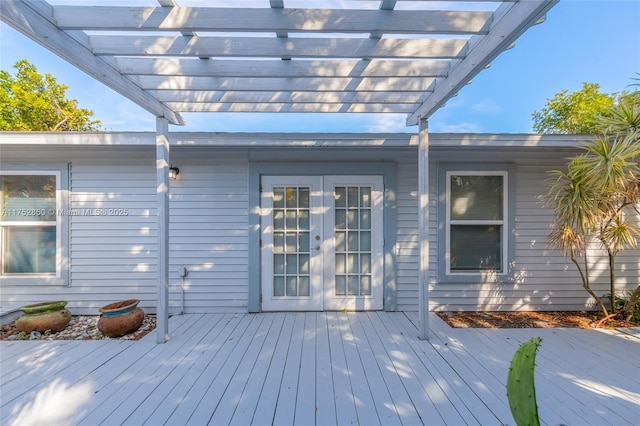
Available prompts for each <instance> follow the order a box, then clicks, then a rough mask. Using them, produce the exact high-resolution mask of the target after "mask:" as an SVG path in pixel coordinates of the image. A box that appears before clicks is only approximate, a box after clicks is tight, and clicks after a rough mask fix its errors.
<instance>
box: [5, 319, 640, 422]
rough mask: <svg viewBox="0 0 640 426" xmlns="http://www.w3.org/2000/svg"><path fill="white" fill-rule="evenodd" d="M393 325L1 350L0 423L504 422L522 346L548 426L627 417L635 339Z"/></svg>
mask: <svg viewBox="0 0 640 426" xmlns="http://www.w3.org/2000/svg"><path fill="white" fill-rule="evenodd" d="M416 320H417V316H416V315H415V314H411V313H409V314H405V313H384V312H376V313H350V314H345V313H335V312H329V313H326V312H325V313H273V314H219V315H199V314H189V315H181V316H174V317H172V318H171V319H170V323H169V324H170V331H171V336H172V339H171V341H170V342H168V343H166V344H163V345H157V344H156V343H155V336H154V335H148V336H147V337H145V338H144V339H142V340H140V341H138V342H130V341H121V340H109V341H48V342H41V341H38V342H28V341H26V342H24V341H21V342H6V341H5V342H0V350H1V355H0V356H1V363H0V367H1V372H0V374H1V375H0V382H1V384H0V410H1V411H0V424H3V425H20V426H22V425H29V424H55V425H64V424H73V425H76V424H80V425H98V424H104V425H117V424H126V425H142V424H148V425H162V424H167V425H184V424H189V425H201V424H214V425H226V424H235V425H248V424H256V425H265V424H266V425H268V424H276V425H289V424H299V425H312V424H318V425H333V424H360V425H375V424H384V425H400V424H408V425H417V424H427V425H440V424H442V425H444V424H446V425H462V424H479V425H500V424H514V422H513V419H512V418H511V414H510V412H509V407H508V404H507V400H506V395H505V378H506V374H507V369H508V364H509V361H510V359H511V356H512V355H513V352H514V351H515V349H516V347H517V346H518V345H519V344H520V343H521V342H523V341H525V340H528V339H529V338H530V337H534V336H540V337H542V339H543V343H542V347H541V349H540V351H539V354H538V362H537V368H536V384H537V396H538V401H539V405H540V415H541V418H542V421H543V423H544V424H548V425H558V424H567V425H578V424H580V425H583V424H588V425H610V424H616V425H632V424H638V422H639V419H640V362H639V359H640V358H639V356H640V355H639V354H640V337H639V336H638V334H637V333H636V334H635V336H634V335H633V334H634V332H633V331H629V332H628V333H625V332H619V331H605V330H578V329H544V330H543V329H518V330H515V329H511V330H495V329H484V330H479V329H473V330H472V329H450V328H448V326H447V325H446V324H445V323H443V322H442V321H441V320H440V319H439V318H437V317H436V316H435V315H432V316H431V320H430V322H431V330H432V337H431V340H430V341H428V342H427V341H420V340H418V339H417V338H416V337H415V336H416V334H417V329H416V327H415V325H414V323H416Z"/></svg>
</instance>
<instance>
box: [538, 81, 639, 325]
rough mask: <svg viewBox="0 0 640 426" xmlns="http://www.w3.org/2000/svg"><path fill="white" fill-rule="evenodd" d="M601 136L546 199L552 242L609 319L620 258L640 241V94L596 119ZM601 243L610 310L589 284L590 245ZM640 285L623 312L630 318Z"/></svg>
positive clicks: (557, 180)
mask: <svg viewBox="0 0 640 426" xmlns="http://www.w3.org/2000/svg"><path fill="white" fill-rule="evenodd" d="M596 126H597V128H598V129H599V130H600V132H601V135H598V136H596V137H595V138H594V139H593V140H592V141H591V142H589V143H587V144H586V145H585V147H584V151H585V152H584V153H582V154H581V155H578V156H576V157H573V158H571V159H570V160H569V163H568V165H567V170H566V171H557V170H556V171H552V172H551V174H552V176H553V177H554V178H555V179H554V180H553V185H552V187H551V189H550V191H549V194H548V199H549V200H550V201H551V203H552V205H553V206H554V223H553V227H552V232H551V235H550V242H551V243H552V245H554V246H555V247H556V248H558V249H560V250H561V251H562V252H563V253H564V254H565V255H566V256H569V257H570V258H571V261H572V262H573V263H574V264H575V265H576V266H577V268H578V271H579V273H580V277H581V279H582V285H583V287H584V289H585V290H586V291H587V292H588V293H589V294H590V295H591V296H592V297H593V298H594V299H595V300H596V303H597V304H598V306H600V309H601V310H602V312H603V314H604V315H605V317H608V316H609V315H610V313H611V315H615V314H616V303H615V300H616V297H617V294H618V292H617V291H616V275H615V270H616V264H615V259H616V256H617V255H618V254H619V253H620V252H621V251H622V250H624V249H627V248H637V247H638V240H639V239H640V165H639V164H638V162H639V161H640V92H638V91H636V92H633V93H626V94H623V95H621V96H620V98H619V100H618V102H617V103H616V104H615V105H613V106H612V107H610V108H609V109H608V110H607V113H606V114H602V115H601V116H600V117H598V118H597V119H596ZM592 242H597V243H599V245H600V246H601V248H603V249H604V250H605V251H606V253H607V256H608V260H609V262H608V266H609V277H608V278H609V288H610V304H609V309H607V306H606V305H605V301H604V300H603V297H602V296H600V295H598V294H596V292H595V291H594V290H593V289H592V288H591V285H590V271H589V255H590V251H589V245H590V244H591V243H592ZM639 299H640V284H639V285H638V287H637V288H636V289H635V290H634V291H633V292H632V294H631V297H630V299H629V300H627V301H626V304H625V305H624V306H623V308H622V310H621V312H622V316H624V317H625V318H626V319H627V320H629V319H631V317H632V315H633V311H634V307H635V305H636V303H637V301H638V300H639Z"/></svg>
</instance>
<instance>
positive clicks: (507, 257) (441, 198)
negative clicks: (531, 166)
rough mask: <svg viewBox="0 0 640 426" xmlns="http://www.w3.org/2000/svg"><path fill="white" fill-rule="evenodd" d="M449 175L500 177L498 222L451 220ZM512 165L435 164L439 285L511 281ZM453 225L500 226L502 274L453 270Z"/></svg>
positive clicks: (513, 209) (513, 238)
mask: <svg viewBox="0 0 640 426" xmlns="http://www.w3.org/2000/svg"><path fill="white" fill-rule="evenodd" d="M451 176H502V178H503V182H502V185H503V200H502V206H503V207H502V208H503V210H502V219H501V220H488V219H487V220H453V221H452V220H451V217H450V216H451V213H450V205H451V184H450V180H451ZM514 181H515V166H514V165H513V164H509V163H501V164H473V163H440V164H438V235H437V238H438V280H439V282H442V283H485V282H493V283H508V282H512V281H513V280H512V273H511V272H512V266H513V263H514V258H515V237H514V229H515V219H514V215H515V182H514ZM452 225H500V226H502V232H501V235H500V238H501V258H502V262H501V269H502V270H501V271H496V270H486V271H482V270H478V271H452V270H451V264H450V254H451V252H450V249H451V226H452Z"/></svg>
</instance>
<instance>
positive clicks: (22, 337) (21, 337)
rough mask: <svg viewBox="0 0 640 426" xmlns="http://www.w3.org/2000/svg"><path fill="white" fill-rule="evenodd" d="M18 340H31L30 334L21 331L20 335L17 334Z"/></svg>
mask: <svg viewBox="0 0 640 426" xmlns="http://www.w3.org/2000/svg"><path fill="white" fill-rule="evenodd" d="M16 340H29V333H27V332H26V331H21V332H20V333H18V334H16Z"/></svg>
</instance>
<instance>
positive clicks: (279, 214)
mask: <svg viewBox="0 0 640 426" xmlns="http://www.w3.org/2000/svg"><path fill="white" fill-rule="evenodd" d="M273 229H275V230H276V231H278V230H282V229H284V210H274V211H273Z"/></svg>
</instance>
